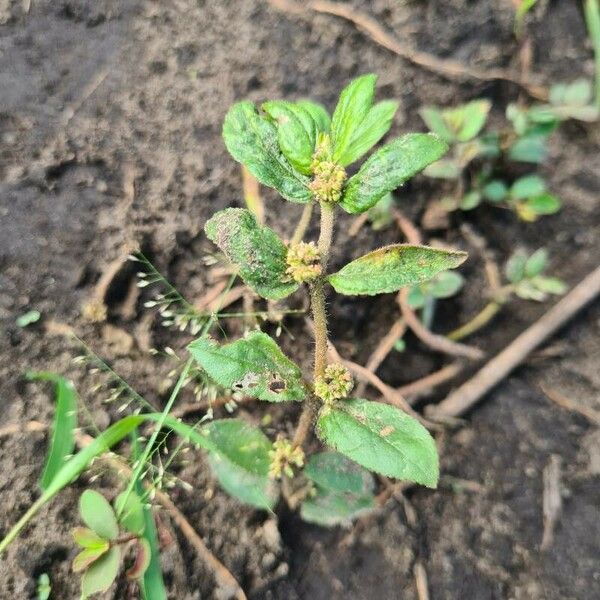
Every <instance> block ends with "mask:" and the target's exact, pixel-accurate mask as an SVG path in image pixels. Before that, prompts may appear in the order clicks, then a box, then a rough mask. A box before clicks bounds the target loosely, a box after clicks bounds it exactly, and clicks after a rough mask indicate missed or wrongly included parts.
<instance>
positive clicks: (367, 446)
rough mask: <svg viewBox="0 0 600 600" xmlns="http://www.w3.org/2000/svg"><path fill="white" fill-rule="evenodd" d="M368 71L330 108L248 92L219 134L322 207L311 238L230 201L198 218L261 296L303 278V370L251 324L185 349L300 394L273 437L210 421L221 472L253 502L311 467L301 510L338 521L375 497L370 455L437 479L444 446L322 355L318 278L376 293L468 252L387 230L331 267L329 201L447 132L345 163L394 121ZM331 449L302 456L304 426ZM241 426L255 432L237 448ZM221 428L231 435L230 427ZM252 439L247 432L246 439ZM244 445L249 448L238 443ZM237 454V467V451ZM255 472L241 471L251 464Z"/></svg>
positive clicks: (398, 176)
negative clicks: (283, 428) (307, 337)
mask: <svg viewBox="0 0 600 600" xmlns="http://www.w3.org/2000/svg"><path fill="white" fill-rule="evenodd" d="M376 79H377V78H376V76H375V75H364V76H362V77H359V78H357V79H355V80H354V81H352V82H351V83H350V85H348V86H347V87H346V88H345V89H344V90H343V91H342V93H341V95H340V98H339V101H338V104H337V106H336V108H335V111H334V113H333V116H332V117H331V118H330V117H329V115H328V113H327V111H326V110H325V109H324V108H323V107H322V106H320V105H318V104H315V103H313V102H310V101H299V102H288V101H283V100H276V101H269V102H265V103H264V104H263V105H262V106H261V107H260V110H257V108H256V106H255V105H254V104H253V103H251V102H247V101H245V102H240V103H237V104H235V105H234V106H232V107H231V109H230V110H229V112H228V113H227V116H226V117H225V123H224V126H223V137H224V140H225V144H226V146H227V149H228V150H229V152H230V153H231V154H232V156H233V157H234V158H235V159H236V160H237V161H239V162H240V163H242V164H243V165H244V166H245V167H246V168H247V169H248V170H249V171H250V173H252V174H253V175H254V177H256V179H257V180H258V181H259V182H261V183H262V184H264V185H266V186H269V187H272V188H274V189H276V190H277V191H278V192H279V193H280V194H281V196H282V197H283V198H284V199H286V200H288V201H290V202H296V203H301V204H304V205H306V208H305V214H304V218H303V219H302V223H303V224H305V223H306V221H307V215H310V212H309V211H310V210H311V209H312V206H313V205H318V206H319V209H320V217H321V218H320V233H319V237H318V240H317V241H316V242H315V241H305V240H303V239H302V237H303V233H304V232H303V229H304V227H302V226H301V227H300V228H299V229H298V230H297V232H296V234H295V235H294V237H293V239H292V241H291V242H290V243H287V244H286V243H285V242H284V241H283V240H282V239H280V237H279V236H278V235H277V234H276V233H275V232H274V231H273V230H272V229H270V228H268V227H265V226H262V225H260V224H259V223H258V222H257V221H256V219H255V217H254V216H253V214H252V213H251V212H250V211H249V210H246V209H242V208H229V209H226V210H223V211H220V212H218V213H217V214H215V215H214V216H213V217H212V218H211V219H210V220H209V221H208V223H207V224H206V228H205V230H206V234H207V236H208V237H209V238H210V239H211V240H212V241H213V242H214V243H215V244H217V246H218V247H219V248H220V249H221V251H222V252H223V253H224V254H225V256H226V257H227V258H228V259H229V261H231V262H232V263H233V264H234V265H235V267H236V268H237V272H238V274H239V276H240V277H241V278H242V279H243V280H244V282H245V283H246V285H248V286H249V287H250V288H251V289H252V290H253V291H254V292H256V293H257V294H258V295H259V296H261V297H263V298H266V299H269V300H281V299H282V298H285V297H286V296H289V295H290V294H292V293H293V292H295V291H296V290H298V289H299V288H300V287H301V286H306V287H307V288H308V292H309V295H310V300H311V310H312V315H313V320H314V338H315V339H314V342H315V343H314V349H315V350H314V372H313V373H312V376H309V374H307V373H302V371H301V370H300V368H299V367H298V366H296V365H295V364H294V363H293V362H292V361H291V360H290V359H289V358H288V357H287V356H285V355H284V354H283V352H282V351H281V350H280V348H279V347H278V345H277V344H276V342H275V341H274V340H273V339H272V338H271V337H269V336H268V335H267V334H265V333H263V332H260V331H252V332H250V333H249V334H247V335H246V336H245V337H244V338H242V339H239V340H237V341H233V342H231V343H228V344H224V345H219V344H218V343H217V342H216V341H214V340H213V339H211V338H208V337H206V336H204V337H201V338H200V339H198V340H196V341H195V342H193V343H192V344H190V346H189V349H190V352H191V354H192V356H193V357H194V359H195V360H196V361H197V362H198V363H199V364H200V365H201V366H202V368H203V369H204V370H205V371H206V372H207V373H208V375H209V376H210V377H211V378H213V379H214V380H215V381H216V382H217V383H218V384H220V385H222V386H224V387H227V388H231V389H232V390H236V391H238V392H240V393H243V394H245V395H246V396H249V397H254V398H257V399H258V400H264V401H268V402H284V401H292V402H302V403H304V410H303V411H302V413H301V417H300V421H299V423H298V427H297V429H296V434H295V436H294V439H293V440H287V439H285V438H283V437H279V438H278V439H277V440H276V441H275V442H274V443H271V442H270V441H269V440H267V439H266V437H265V436H264V434H262V433H261V432H260V431H259V430H255V429H252V431H253V433H252V434H250V431H251V430H250V429H249V426H244V427H242V426H241V424H240V426H239V427H240V429H238V428H237V427H238V426H233V423H232V422H237V423H240V421H238V420H237V419H228V420H222V421H215V422H213V423H212V424H211V426H210V427H211V429H212V433H213V435H214V434H215V431H217V430H221V429H222V431H220V432H219V435H220V436H221V437H222V438H223V442H224V444H223V449H224V450H223V452H221V453H220V454H219V456H217V457H215V456H214V453H213V459H214V460H211V463H212V465H213V468H214V470H215V473H216V475H217V477H218V478H219V480H220V481H221V484H222V485H223V486H224V487H225V488H226V489H227V490H228V491H229V492H230V493H232V494H234V495H236V496H238V497H240V498H241V499H243V500H245V501H247V502H250V503H252V504H255V505H258V506H263V507H270V506H272V505H273V504H274V502H275V499H276V497H277V490H276V486H275V482H274V480H276V479H278V478H281V477H293V476H294V475H295V474H297V471H298V469H300V468H302V467H304V470H303V475H304V476H305V477H306V478H307V479H308V480H309V482H308V483H309V485H308V486H306V489H307V490H308V491H307V493H306V494H305V497H304V502H303V504H302V508H301V511H302V514H303V516H304V517H305V518H307V519H308V520H312V521H317V522H320V523H323V524H332V523H337V522H341V521H345V520H347V519H349V518H351V517H352V516H354V515H355V514H357V513H358V512H361V511H363V510H364V509H366V508H369V507H370V506H372V504H373V496H372V487H373V485H372V476H371V474H370V473H368V472H367V471H366V470H365V469H368V470H369V471H373V472H375V473H379V474H381V475H385V476H388V477H395V478H398V479H403V480H409V481H413V482H416V483H420V484H423V485H426V486H428V487H436V485H437V481H438V471H439V469H438V457H437V451H436V447H435V443H434V440H433V439H432V437H431V436H430V435H429V433H428V431H427V430H426V429H425V428H424V427H423V425H421V423H419V422H418V421H417V420H416V419H415V418H413V417H412V416H410V415H408V414H406V413H404V412H403V411H401V410H399V409H398V408H396V407H393V406H390V405H387V404H383V403H380V402H372V401H368V400H365V399H362V398H353V397H351V392H352V389H353V380H352V376H351V374H350V373H349V371H348V370H347V369H346V367H344V366H343V365H341V364H337V363H333V364H331V363H328V360H327V341H328V340H327V314H326V310H325V308H326V306H325V305H326V290H327V288H328V287H331V288H333V289H334V290H335V291H336V292H338V293H340V294H345V295H352V296H359V295H369V296H372V295H375V294H384V293H389V292H396V291H397V290H399V289H400V288H402V287H404V286H414V285H416V284H419V283H421V282H424V281H427V280H429V279H431V278H433V277H435V276H436V275H437V274H438V273H441V272H443V271H446V270H447V269H451V268H454V267H457V266H458V265H460V264H461V263H462V262H463V261H464V260H465V258H466V254H465V253H464V252H458V251H452V250H446V249H440V248H431V247H427V246H416V245H408V244H394V245H391V246H386V247H383V248H379V249H377V250H374V251H373V252H369V253H368V254H366V255H364V256H361V257H360V258H357V259H356V260H353V261H351V262H350V263H348V264H347V265H345V266H344V267H342V268H341V269H340V270H339V271H337V272H334V273H330V272H329V271H328V269H327V264H328V256H329V252H330V247H331V244H332V238H333V232H334V220H335V214H336V211H338V210H340V209H341V210H344V211H346V212H348V213H351V214H359V213H362V212H364V211H366V210H368V209H369V208H371V207H372V206H374V205H375V204H376V203H377V202H378V201H379V200H380V199H381V198H382V197H383V196H384V195H386V194H387V193H389V192H390V191H392V190H394V189H396V188H397V187H398V186H400V185H402V184H403V183H404V182H405V181H407V180H408V179H409V178H411V177H412V176H414V175H415V174H416V173H418V172H419V171H421V170H422V169H424V168H425V167H426V166H427V165H429V164H431V163H433V162H435V161H437V160H439V158H440V157H441V156H443V155H444V153H445V152H446V151H447V149H448V146H447V144H446V142H444V141H443V140H442V139H441V138H440V137H438V136H436V135H433V134H424V133H409V134H406V135H403V136H401V137H399V138H396V139H394V140H393V141H391V142H390V143H388V144H386V145H384V146H382V147H381V148H379V149H378V150H376V151H375V152H374V153H373V154H372V155H371V156H370V157H369V158H368V159H367V160H366V161H365V162H364V163H363V164H362V166H361V167H360V168H359V169H358V171H357V172H356V174H355V175H353V176H351V177H349V176H348V173H347V171H346V168H347V167H349V166H350V165H351V164H353V163H355V162H356V161H358V160H359V159H361V158H362V157H363V156H364V155H365V154H367V153H368V152H369V150H371V148H372V147H373V146H374V145H375V144H376V143H377V142H379V141H380V140H381V138H382V137H383V136H384V135H385V134H386V133H387V132H388V130H389V128H390V126H391V123H392V119H393V116H394V114H395V112H396V110H397V103H396V102H393V101H383V102H379V103H376V104H374V103H373V98H374V92H375V83H376ZM313 426H314V427H315V431H316V434H317V436H318V438H319V439H320V440H321V441H322V442H323V443H324V444H325V445H326V446H328V447H329V448H331V449H333V450H334V451H326V452H320V453H318V454H315V455H313V456H311V457H310V458H309V459H308V461H307V460H306V457H305V456H304V452H303V448H302V446H303V444H304V442H305V440H306V437H307V435H308V433H309V432H310V430H311V428H312V427H313ZM232 427H234V429H235V431H233V430H232V431H231V434H233V435H239V433H240V431H242V430H243V431H245V432H246V435H249V436H250V437H252V439H253V441H254V443H253V444H250V445H249V446H246V449H245V451H244V450H243V448H242V446H241V445H240V444H241V441H240V439H239V438H235V437H233V436H230V435H229V431H228V430H230V429H231V428H232ZM225 438H226V439H225ZM245 441H248V440H245ZM242 455H245V456H242ZM240 463H244V464H245V465H246V467H245V471H246V473H245V475H244V476H242V473H241V471H240V469H239V468H238V467H239V464H240ZM248 470H249V471H251V472H252V475H253V476H252V478H250V479H248V476H247V475H248V473H247V471H248Z"/></svg>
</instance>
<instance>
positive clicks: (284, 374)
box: [188, 331, 306, 402]
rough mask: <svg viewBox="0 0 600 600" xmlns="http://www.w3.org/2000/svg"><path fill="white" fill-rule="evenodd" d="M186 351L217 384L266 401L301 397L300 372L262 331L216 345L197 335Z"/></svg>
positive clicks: (303, 393)
mask: <svg viewBox="0 0 600 600" xmlns="http://www.w3.org/2000/svg"><path fill="white" fill-rule="evenodd" d="M188 350H189V351H190V354H191V355H192V356H193V357H194V359H195V360H196V361H197V362H198V364H200V366H201V367H202V368H203V369H204V370H205V371H206V372H207V373H208V375H209V376H210V378H211V379H213V380H214V381H215V382H216V383H218V384H219V385H222V386H223V387H226V388H230V389H233V390H236V391H239V392H243V393H244V394H246V395H248V396H251V397H252V398H258V399H259V400H267V401H268V402H283V401H286V400H295V401H299V400H303V399H304V397H305V396H306V388H305V387H304V384H303V383H302V372H301V371H300V369H299V368H298V367H297V366H296V365H295V364H294V363H293V362H292V361H291V360H290V359H289V358H287V357H286V356H285V354H283V352H282V351H281V350H280V348H279V346H278V345H277V344H276V343H275V342H274V341H273V339H271V338H270V337H269V336H268V335H267V334H266V333H262V332H260V331H252V332H250V333H249V334H248V335H247V336H246V337H245V338H242V339H239V340H236V341H235V342H231V343H230V344H224V345H222V346H219V345H217V343H216V342H215V341H214V340H211V339H210V338H207V337H201V338H199V339H197V340H195V341H194V342H192V343H191V344H190V345H189V346H188Z"/></svg>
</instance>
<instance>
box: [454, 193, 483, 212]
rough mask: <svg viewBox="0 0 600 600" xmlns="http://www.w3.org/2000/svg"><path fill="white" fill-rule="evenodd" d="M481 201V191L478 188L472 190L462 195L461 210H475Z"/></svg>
mask: <svg viewBox="0 0 600 600" xmlns="http://www.w3.org/2000/svg"><path fill="white" fill-rule="evenodd" d="M480 202H481V192H479V191H478V190H471V191H470V192H467V193H466V194H465V195H464V196H463V197H462V199H461V201H460V205H459V208H460V209H461V210H473V209H474V208H477V207H478V206H479V204H480Z"/></svg>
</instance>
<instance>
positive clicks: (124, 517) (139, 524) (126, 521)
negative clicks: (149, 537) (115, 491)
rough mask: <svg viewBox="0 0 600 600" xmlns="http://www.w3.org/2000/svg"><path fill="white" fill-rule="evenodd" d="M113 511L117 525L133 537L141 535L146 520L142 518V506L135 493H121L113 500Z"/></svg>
mask: <svg viewBox="0 0 600 600" xmlns="http://www.w3.org/2000/svg"><path fill="white" fill-rule="evenodd" d="M114 505H115V511H116V513H117V520H118V521H119V524H120V525H121V526H122V527H123V528H124V529H126V530H127V531H129V533H133V534H134V535H138V536H139V535H142V534H143V533H144V527H145V526H146V520H145V518H144V504H143V503H142V501H141V500H140V497H139V496H138V495H137V494H136V493H135V492H131V493H129V494H127V492H121V493H120V494H119V495H118V496H117V497H116V498H115V502H114Z"/></svg>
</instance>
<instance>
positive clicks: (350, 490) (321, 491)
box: [300, 452, 375, 526]
mask: <svg viewBox="0 0 600 600" xmlns="http://www.w3.org/2000/svg"><path fill="white" fill-rule="evenodd" d="M304 475H305V476H306V477H307V478H308V479H310V480H311V481H312V482H313V483H314V484H315V486H316V489H315V491H314V494H313V495H312V496H310V497H309V498H308V499H306V500H305V501H304V502H303V503H302V506H301V509H300V515H301V517H302V518H303V519H304V520H305V521H308V522H310V523H316V524H318V525H324V526H332V525H346V524H349V523H350V521H351V520H352V519H354V518H356V517H358V516H360V515H362V514H364V513H365V512H367V511H369V510H371V509H373V508H375V498H374V497H373V489H374V482H373V476H372V475H371V474H370V473H369V472H368V471H367V470H365V469H363V468H362V467H360V466H359V465H357V464H356V463H354V462H352V461H351V460H348V459H347V458H346V457H345V456H343V455H341V454H339V453H338V452H319V453H317V454H313V455H312V456H311V457H310V459H309V460H308V463H307V465H306V467H305V468H304Z"/></svg>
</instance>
